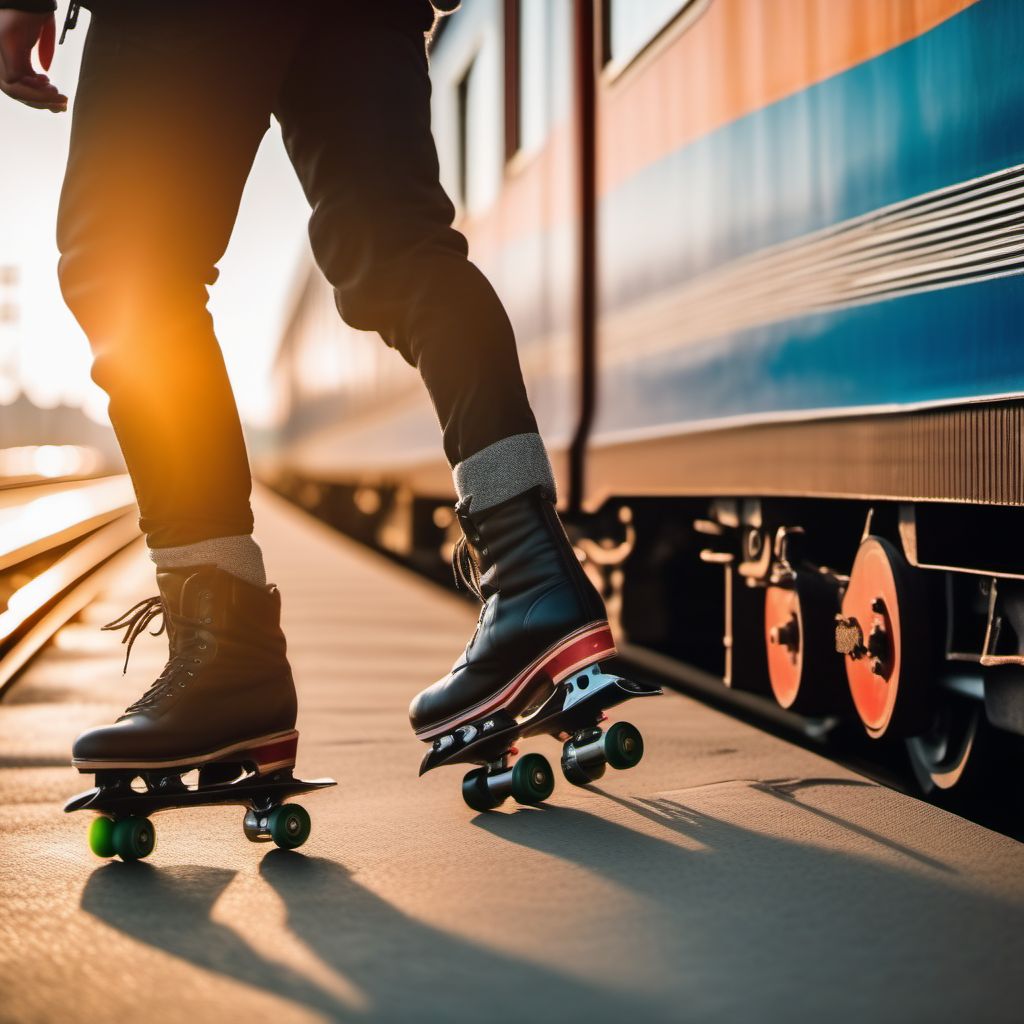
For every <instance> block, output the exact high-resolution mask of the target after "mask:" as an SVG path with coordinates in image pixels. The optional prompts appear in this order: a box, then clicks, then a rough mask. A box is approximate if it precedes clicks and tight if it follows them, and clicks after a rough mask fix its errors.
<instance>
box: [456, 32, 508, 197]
mask: <svg viewBox="0 0 1024 1024" xmlns="http://www.w3.org/2000/svg"><path fill="white" fill-rule="evenodd" d="M495 35H496V36H497V38H485V39H483V40H482V41H481V43H480V45H479V46H478V48H477V49H476V50H475V51H474V55H473V56H472V58H471V59H470V60H469V61H468V63H466V64H464V65H463V70H462V72H461V74H460V75H458V77H455V78H453V79H452V85H453V88H454V91H455V105H454V107H455V109H454V111H453V114H454V116H455V124H454V127H455V131H454V132H453V138H452V148H451V151H450V152H451V156H452V163H453V167H452V169H453V171H454V172H455V175H457V181H456V182H454V185H455V188H454V191H455V193H456V195H457V196H458V199H459V205H460V206H461V208H462V210H463V211H464V212H465V213H466V214H468V215H469V216H471V217H474V216H477V215H479V214H480V213H482V212H483V211H484V210H486V209H487V208H488V207H489V206H490V205H491V204H492V203H493V202H494V200H495V199H496V198H497V195H498V191H499V188H500V184H501V169H502V159H501V157H502V144H501V119H500V118H497V117H495V116H494V110H495V108H496V107H499V105H500V104H501V63H500V59H501V52H500V33H496V34H495Z"/></svg>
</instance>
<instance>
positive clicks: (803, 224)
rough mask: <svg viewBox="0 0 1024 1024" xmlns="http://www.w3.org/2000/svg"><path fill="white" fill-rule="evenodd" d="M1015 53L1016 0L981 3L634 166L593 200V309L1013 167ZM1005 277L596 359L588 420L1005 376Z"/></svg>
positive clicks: (931, 393)
mask: <svg viewBox="0 0 1024 1024" xmlns="http://www.w3.org/2000/svg"><path fill="white" fill-rule="evenodd" d="M694 31H699V24H698V26H695V28H694ZM1022 53H1024V3H1020V2H1019V0H981V2H980V3H978V4H976V5H975V6H973V7H970V8H968V9H967V10H966V11H963V12H962V13H960V14H958V15H956V16H955V17H953V18H951V19H949V20H948V21H945V22H943V23H942V24H941V25H939V26H937V27H936V28H934V29H932V30H931V31H930V32H927V33H925V34H924V35H923V36H920V37H918V38H917V39H914V40H911V41H910V42H908V43H905V44H904V45H902V46H900V47H898V48H896V49H894V50H891V51H889V52H887V53H885V54H883V55H881V56H879V57H878V58H876V59H874V60H872V61H869V62H868V63H866V64H862V65H858V66H857V67H855V68H852V69H850V70H849V71H846V72H843V73H842V74H839V75H836V76H834V77H833V78H830V79H827V80H826V81H824V82H821V83H819V84H817V85H815V86H813V87H811V88H809V89H807V90H805V91H804V92H801V93H799V94H797V95H794V96H791V97H789V98H787V99H784V100H781V101H779V102H778V103H775V104H773V105H771V106H770V107H767V108H765V109H764V110H761V111H758V112H756V113H754V114H751V115H749V116H747V117H744V118H742V119H740V120H738V121H736V122H734V123H732V124H729V125H726V126H724V127H723V128H721V129H719V130H718V131H716V132H714V133H712V134H710V135H708V136H706V137H705V138H702V139H700V140H698V141H696V142H695V143H693V144H692V145H690V146H687V147H686V148H685V149H683V150H680V151H678V152H676V153H674V154H671V155H670V156H668V157H666V158H664V159H663V160H661V161H659V162H658V163H657V164H655V165H653V166H651V167H650V168H647V169H646V170H644V171H642V172H640V173H639V174H638V175H636V177H634V178H632V179H631V180H630V181H628V182H626V183H625V184H623V185H622V186H620V187H619V188H617V189H616V190H614V191H613V192H612V193H611V194H610V195H609V196H608V197H606V199H605V201H604V202H603V204H602V210H601V224H600V235H599V238H600V243H601V251H602V257H601V258H602V268H601V275H602V302H603V305H604V308H605V309H606V310H608V309H612V308H616V307H622V306H625V305H629V304H631V303H632V302H635V301H637V300H638V299H640V298H642V297H643V296H645V295H649V294H652V293H655V292H658V291H661V290H663V289H666V288H670V287H672V286H674V285H677V284H678V282H679V281H680V280H685V279H687V278H689V277H692V276H694V275H695V274H698V273H700V272H702V271H705V270H708V269H710V268H711V267H714V266H716V265H718V264H721V263H723V262H725V261H726V260H729V259H734V258H736V257H738V256H741V255H744V254H747V253H750V252H753V251H756V250H759V249H762V248H764V247H765V246H768V245H771V244H775V243H778V242H782V241H785V240H788V239H792V238H796V237H799V236H801V235H804V234H807V233H809V232H812V231H815V230H818V229H821V228H823V227H827V226H829V225H832V224H835V223H838V222H840V221H843V220H847V219H849V218H851V217H855V216H858V215H860V214H863V213H867V212H870V211H872V210H876V209H878V208H880V207H884V206H887V205H889V204H891V203H894V202H898V201H900V200H904V199H908V198H912V197H914V196H917V195H920V194H922V193H925V192H929V191H932V190H934V189H936V188H940V187H943V186H947V185H951V184H954V183H956V182H960V181H965V180H968V179H971V178H974V177H978V176H980V175H983V174H987V173H991V172H993V171H996V170H999V169H1002V168H1005V167H1007V166H1012V165H1014V164H1018V163H1024V131H1022V129H1021V124H1022V120H1024V60H1022V59H1021V54H1022ZM694 102H700V98H699V97H697V98H695V99H694ZM638 116H642V115H638ZM1019 289H1020V284H1019V283H1018V282H1016V281H1014V280H1009V281H1006V282H1003V283H999V284H981V285H967V286H961V287H958V288H955V289H953V290H952V291H950V292H931V293H927V294H923V295H920V296H916V297H911V298H907V299H900V300H890V301H886V302H882V303H880V304H878V305H876V306H872V307H867V308H859V309H855V310H848V311H841V312H837V313H833V314H829V315H825V316H812V317H806V318H802V319H799V320H795V321H789V322H786V323H780V324H772V325H766V326H764V327H761V328H759V329H756V330H751V331H746V332H743V333H741V334H737V335H735V336H730V337H727V338H719V339H714V340H708V341H707V342H705V343H702V344H701V345H698V346H688V347H686V348H685V349H684V350H682V351H679V352H676V353H673V354H669V355H665V356H658V357H657V358H655V359H651V360H645V361H644V362H643V363H642V364H641V365H629V366H623V365H618V366H615V367H614V368H608V369H607V370H606V372H605V374H604V376H603V380H602V384H603V387H604V389H605V391H606V392H608V391H610V392H612V393H614V395H615V401H614V402H604V403H603V404H602V405H601V411H600V414H599V422H598V429H599V431H604V430H610V429H620V428H622V427H641V426H651V425H654V424H659V423H666V422H678V421H683V420H691V419H698V418H704V417H706V416H709V415H723V416H724V415H738V414H746V413H756V412H766V411H781V410H791V409H803V408H812V407H813V408H817V407H822V406H825V407H830V406H833V405H835V406H850V405H858V404H876V403H878V402H914V401H922V400H941V399H951V398H955V397H960V396H970V395H980V394H991V393H996V392H1003V391H1008V390H1016V389H1019V388H1021V387H1022V384H1024V380H1022V376H1024V375H1022V366H1024V358H1022V356H1021V355H1020V353H1019V352H1018V344H1019V341H1018V334H1019V331H1018V330H1017V329H1016V328H1015V325H1016V324H1020V323H1021V322H1022V321H1021V319H1020V314H1021V310H1020V308H1019V303H1020V301H1021V300H1020V298H1018V296H1017V293H1018V291H1019ZM992 303H1002V304H1004V305H1003V306H1002V307H1000V308H997V309H991V308H990V306H991V304H992ZM983 330H987V331H988V332H989V333H987V334H985V333H982V331H983ZM865 331H866V332H870V337H868V336H864V337H861V336H858V335H859V332H865ZM867 353H870V358H869V359H868V360H867V361H865V360H864V358H863V356H864V355H866V354H867Z"/></svg>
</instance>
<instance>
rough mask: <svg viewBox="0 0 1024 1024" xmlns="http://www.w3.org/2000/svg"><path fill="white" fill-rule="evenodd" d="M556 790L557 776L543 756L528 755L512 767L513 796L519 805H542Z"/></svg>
mask: <svg viewBox="0 0 1024 1024" xmlns="http://www.w3.org/2000/svg"><path fill="white" fill-rule="evenodd" d="M554 788H555V775H554V772H552V771H551V765H550V764H548V759H547V758H546V757H544V755H543V754H526V755H525V756H523V757H521V758H519V760H518V761H516V763H515V764H514V765H513V766H512V796H513V798H514V799H515V800H516V802H517V803H521V804H539V803H542V802H543V801H544V800H547V798H548V797H549V796H551V794H552V792H553V791H554Z"/></svg>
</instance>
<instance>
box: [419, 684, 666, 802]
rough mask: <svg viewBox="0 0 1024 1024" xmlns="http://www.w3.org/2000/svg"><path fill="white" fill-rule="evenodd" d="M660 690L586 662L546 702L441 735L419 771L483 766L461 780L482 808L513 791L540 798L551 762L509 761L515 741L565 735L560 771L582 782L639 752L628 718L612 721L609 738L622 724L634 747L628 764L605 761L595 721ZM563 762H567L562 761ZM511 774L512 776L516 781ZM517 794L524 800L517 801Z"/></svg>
mask: <svg viewBox="0 0 1024 1024" xmlns="http://www.w3.org/2000/svg"><path fill="white" fill-rule="evenodd" d="M661 692H662V691H661V688H660V687H658V686H651V685H649V684H646V683H639V682H635V681H633V680H631V679H624V678H622V677H621V676H619V675H615V674H612V673H608V672H605V671H603V670H602V669H601V666H600V665H591V666H589V667H588V668H586V669H584V670H583V671H580V672H577V673H575V674H574V675H573V676H571V677H570V678H568V679H566V680H564V681H563V682H562V683H560V684H559V685H558V686H557V687H555V689H554V690H553V691H552V692H551V693H550V695H549V696H548V697H547V698H546V699H545V700H544V701H543V703H541V704H540V705H538V706H536V707H534V708H528V709H527V710H526V711H525V712H524V713H523V714H521V715H519V716H518V717H516V716H513V715H511V714H509V713H508V712H505V711H497V712H495V713H494V714H492V715H487V716H486V717H485V718H481V719H478V720H477V721H475V722H470V723H467V724H466V725H462V726H459V727H458V728H457V729H454V730H452V732H450V733H447V734H445V735H444V736H440V737H438V738H437V739H436V740H434V741H433V743H432V744H431V746H430V749H429V750H428V751H427V753H426V755H425V756H424V758H423V761H422V763H421V764H420V775H423V774H425V773H426V772H429V771H433V770H434V769H435V768H440V767H442V766H444V765H449V764H476V765H482V766H483V768H481V769H477V770H476V771H475V772H470V774H469V775H467V776H466V779H465V781H464V783H463V796H464V798H465V800H466V802H467V803H468V804H469V805H470V806H471V807H473V808H474V809H477V810H483V809H487V808H485V807H484V806H481V802H483V803H487V802H488V801H489V802H490V803H491V805H492V806H497V804H498V803H500V802H501V800H503V799H504V797H505V796H507V795H510V794H511V795H514V796H515V797H516V799H517V800H519V801H520V802H521V803H539V802H541V800H543V799H545V798H546V796H547V795H549V794H550V792H551V786H552V785H553V781H551V782H550V785H549V783H548V780H547V779H546V778H545V773H546V774H547V775H550V766H549V765H548V764H547V761H546V760H545V759H544V758H543V757H542V756H541V755H539V754H527V755H526V757H524V758H522V759H521V762H520V764H517V765H516V766H514V767H512V766H510V763H509V758H510V756H511V755H512V754H514V753H515V750H514V748H515V744H516V742H517V741H519V740H520V739H525V738H526V737H529V736H537V735H541V734H548V735H550V736H553V737H555V738H556V739H560V740H563V741H564V747H563V757H562V769H563V772H564V773H565V776H566V778H567V779H568V781H570V782H572V783H574V784H576V785H585V784H586V783H587V782H590V781H594V779H596V778H599V777H600V775H601V774H602V773H603V771H604V764H606V763H607V764H612V766H613V767H631V766H632V764H635V763H636V761H638V760H639V758H640V756H641V755H642V752H643V744H642V740H641V738H640V734H639V732H638V731H637V730H636V729H635V728H634V727H633V726H630V725H628V724H627V723H619V724H618V726H612V727H611V728H610V729H609V730H608V735H609V736H611V735H612V732H613V730H616V729H617V728H618V729H619V730H620V733H621V730H623V729H625V730H629V731H630V732H629V735H628V736H627V737H625V742H626V744H627V745H628V746H629V749H630V751H632V750H636V751H637V753H636V759H635V760H633V761H630V762H629V763H626V761H628V760H629V759H628V757H627V758H626V761H622V763H616V761H615V757H614V754H613V755H612V756H611V757H610V758H609V756H608V755H607V754H606V753H605V752H603V749H602V748H601V741H602V738H603V733H602V730H601V729H600V728H598V723H599V722H601V721H602V720H603V718H604V712H605V711H607V710H608V709H609V708H612V707H615V706H616V705H617V704H621V703H623V702H624V701H627V700H632V699H633V698H634V697H655V696H658V695H659V694H660V693H661ZM616 735H617V737H618V736H619V734H616ZM577 746H578V747H579V750H580V751H581V752H583V754H582V756H583V760H584V761H586V762H587V767H586V769H584V768H580V767H578V766H577V765H576V760H577V756H576V755H577ZM531 759H532V761H531ZM567 759H568V762H571V763H568V764H567ZM526 761H531V764H530V765H529V766H527V767H526V768H525V769H524V770H523V771H517V770H518V768H519V767H520V765H521V763H522V762H526ZM513 775H516V779H515V780H514V781H513ZM531 778H532V783H531ZM488 787H489V791H488ZM506 790H507V792H506ZM488 792H489V795H488ZM481 793H484V796H481V795H480V794H481ZM502 794H504V795H502ZM520 794H523V795H525V797H526V799H522V798H521V796H520ZM540 794H544V795H540ZM499 797H500V799H499Z"/></svg>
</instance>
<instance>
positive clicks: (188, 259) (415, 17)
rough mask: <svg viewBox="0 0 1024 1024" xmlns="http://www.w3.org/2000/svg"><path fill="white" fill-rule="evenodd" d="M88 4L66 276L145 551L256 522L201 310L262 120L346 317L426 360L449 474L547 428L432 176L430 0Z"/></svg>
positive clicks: (222, 377)
mask: <svg viewBox="0 0 1024 1024" xmlns="http://www.w3.org/2000/svg"><path fill="white" fill-rule="evenodd" d="M92 6H93V9H94V10H93V18H92V22H91V25H90V28H89V37H88V39H87V41H86V46H85V54H84V58H83V63H82V72H81V81H80V84H79V89H78V96H77V99H76V102H75V112H74V124H73V129H72V138H71V151H70V156H69V160H68V170H67V177H66V179H65V183H64V191H63V194H62V197H61V208H60V217H59V224H58V243H59V246H60V251H61V261H60V280H61V286H62V288H63V291H64V296H65V299H66V301H67V303H68V305H69V306H70V307H71V309H72V311H73V312H74V314H75V316H76V317H77V318H78V320H79V323H80V324H81V325H82V327H83V329H84V330H85V332H86V334H87V335H88V337H89V339H90V342H91V344H92V347H93V352H94V356H95V362H94V368H93V376H94V378H95V380H96V381H97V382H98V383H99V384H100V386H101V387H103V388H104V390H106V392H107V393H108V394H109V396H110V417H111V420H112V421H113V424H114V428H115V430H116V432H117V436H118V439H119V441H120V443H121V447H122V449H123V451H124V455H125V459H126V461H127V464H128V468H129V470H130V472H131V475H132V479H133V480H134V482H135V488H136V493H137V495H138V499H139V506H140V508H141V512H142V520H141V525H142V529H143V530H144V531H145V532H146V534H147V536H148V540H149V543H150V545H151V546H154V547H168V546H174V545H179V544H188V543H192V542H194V541H198V540H204V539H207V538H211V537H220V536H229V535H234V534H244V533H248V532H251V530H252V513H251V510H250V507H249V494H250V488H251V481H250V476H249V466H248V461H247V458H246V453H245V447H244V444H243V440H242V432H241V428H240V426H239V421H238V414H237V411H236V408H235V403H234V399H233V396H232V394H231V388H230V385H229V383H228V379H227V376H226V374H225V370H224V363H223V360H222V357H221V353H220V349H219V347H218V345H217V341H216V338H215V336H214V333H213V325H212V323H211V320H210V316H209V313H208V312H207V309H206V303H207V297H208V296H207V288H208V286H209V285H211V284H212V283H213V282H214V280H215V279H216V276H217V271H216V269H215V265H216V263H217V261H218V260H219V259H220V258H221V256H222V255H223V253H224V250H225V248H226V246H227V242H228V238H229V236H230V233H231V229H232V226H233V224H234V220H235V217H236V214H237V211H238V204H239V200H240V197H241V194H242V188H243V186H244V184H245V180H246V177H247V176H248V173H249V170H250V167H251V165H252V161H253V158H254V156H255V153H256V150H257V147H258V146H259V143H260V139H261V138H262V136H263V134H264V132H265V131H266V129H267V127H268V125H269V120H270V116H271V114H273V115H275V116H276V117H277V118H278V119H279V121H280V122H281V126H282V130H283V134H284V140H285V145H286V147H287V150H288V154H289V156H290V158H291V161H292V164H293V166H294V167H295V170H296V173H297V174H298V176H299V179H300V181H301V183H302V186H303V188H304V190H305V192H306V195H307V197H308V199H309V202H310V205H311V207H312V210H313V213H312V218H311V220H310V238H311V240H312V245H313V251H314V254H315V256H316V259H317V262H318V264H319V266H320V268H321V269H322V270H323V272H324V274H325V275H326V277H327V279H328V281H329V282H330V284H331V285H332V286H333V288H334V290H335V295H336V297H337V305H338V309H339V310H340V312H341V315H342V316H343V317H344V319H345V320H346V322H348V323H349V324H351V325H352V326H353V327H355V328H358V329H362V330H375V331H377V332H379V333H380V334H381V336H382V337H383V338H384V340H385V341H386V342H387V343H388V344H389V345H391V346H393V347H394V348H396V349H398V351H399V352H401V354H402V355H403V356H404V357H405V359H406V360H408V361H409V362H410V363H411V364H413V365H414V366H416V367H418V368H419V370H420V373H421V374H422V376H423V380H424V382H425V383H426V386H427V388H428V390H429V391H430V395H431V398H432V399H433V402H434V406H435V408H436V410H437V415H438V418H439V420H440V423H441V427H442V431H443V437H444V448H445V453H446V454H447V456H448V459H449V462H450V463H451V464H453V465H454V464H455V463H457V462H459V461H461V460H462V459H464V458H466V457H468V456H470V455H472V454H474V453H475V452H477V451H480V450H481V449H483V448H485V447H487V446H488V445H489V444H492V443H493V442H495V441H498V440H500V439H502V438H504V437H508V436H511V435H514V434H520V433H528V432H531V431H534V430H536V429H537V428H536V422H535V420H534V417H533V414H532V412H531V410H530V407H529V403H528V401H527V398H526V391H525V388H524V385H523V380H522V374H521V372H520V368H519V362H518V357H517V353H516V348H515V339H514V337H513V334H512V329H511V326H510V324H509V321H508V317H507V316H506V314H505V312H504V309H503V308H502V306H501V303H500V302H499V300H498V298H497V296H496V295H495V294H494V291H493V290H492V288H491V287H490V285H489V284H488V282H487V281H486V279H485V278H484V277H483V275H482V274H481V273H480V272H479V270H477V268H476V267H475V266H474V265H473V264H472V263H470V262H469V261H468V260H467V258H466V241H465V239H464V238H463V237H462V235H460V234H459V233H458V232H457V231H455V230H453V229H452V227H451V222H452V218H453V213H454V211H453V207H452V204H451V202H450V201H449V199H448V197H447V196H446V195H445V193H444V191H443V190H442V188H441V186H440V184H439V182H438V165H437V155H436V152H435V148H434V143H433V139H432V137H431V134H430V108H429V98H430V80H429V78H428V75H427V63H426V56H425V53H424V36H423V33H424V30H425V29H426V28H427V27H429V24H430V21H431V17H432V12H431V9H430V6H429V4H427V3H426V2H425V0H293V2H290V3H283V2H280V0H217V2H216V3H210V2H209V0H174V2H167V0H161V2H156V0H152V2H151V0H94V3H93V5H92ZM259 301H260V297H259V296H258V295H254V296H253V302H259Z"/></svg>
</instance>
